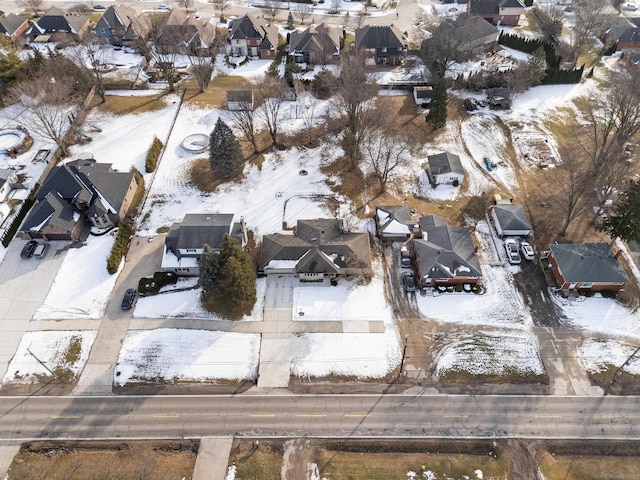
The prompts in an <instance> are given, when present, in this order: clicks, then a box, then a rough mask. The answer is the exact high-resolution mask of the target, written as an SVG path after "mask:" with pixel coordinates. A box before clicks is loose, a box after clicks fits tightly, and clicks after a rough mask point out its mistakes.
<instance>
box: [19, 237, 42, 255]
mask: <svg viewBox="0 0 640 480" xmlns="http://www.w3.org/2000/svg"><path fill="white" fill-rule="evenodd" d="M37 246H38V242H36V241H35V240H29V241H28V242H27V243H25V244H24V247H22V251H21V252H20V256H21V257H22V258H29V257H31V255H33V251H34V250H35V249H36V247H37Z"/></svg>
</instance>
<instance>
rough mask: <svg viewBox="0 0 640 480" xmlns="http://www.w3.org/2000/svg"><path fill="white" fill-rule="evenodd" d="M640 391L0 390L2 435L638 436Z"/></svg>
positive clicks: (108, 436) (112, 436)
mask: <svg viewBox="0 0 640 480" xmlns="http://www.w3.org/2000/svg"><path fill="white" fill-rule="evenodd" d="M639 407H640V397H597V398H594V397H547V396H462V395H460V396H448V395H439V396H420V395H418V396H413V395H352V396H339V395H306V396H300V395H273V396H271V395H270V396H265V395H261V394H254V395H251V394H247V395H243V396H234V395H230V396H149V397H96V396H93V397H0V412H2V413H1V414H0V439H2V440H4V441H10V440H15V439H23V440H26V439H42V438H49V439H51V438H57V439H69V438H81V439H82V438H93V439H105V438H145V437H149V438H179V437H181V436H184V437H201V436H208V435H228V434H231V435H233V434H238V433H240V434H247V435H251V436H295V435H329V436H339V437H354V436H413V437H415V436H432V437H452V438H453V437H455V438H461V437H478V438H499V437H521V438H545V439H551V438H596V439H600V438H601V439H638V438H640V429H638V427H636V425H637V424H638V418H640V408H639Z"/></svg>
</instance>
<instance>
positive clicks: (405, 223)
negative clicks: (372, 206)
mask: <svg viewBox="0 0 640 480" xmlns="http://www.w3.org/2000/svg"><path fill="white" fill-rule="evenodd" d="M412 219H413V215H412V214H411V211H410V210H409V208H407V207H405V206H395V205H391V206H386V207H376V232H377V235H378V237H379V238H381V239H383V240H401V241H405V240H407V239H408V238H409V235H410V234H411V232H412V231H413V226H414V225H413V222H412Z"/></svg>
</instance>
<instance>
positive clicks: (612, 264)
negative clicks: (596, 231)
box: [547, 243, 629, 291]
mask: <svg viewBox="0 0 640 480" xmlns="http://www.w3.org/2000/svg"><path fill="white" fill-rule="evenodd" d="M547 260H548V261H549V266H550V267H551V271H552V272H553V276H554V277H555V279H556V281H557V282H558V285H559V287H560V288H561V289H562V290H590V291H599V290H610V291H620V290H622V288H623V287H624V284H625V283H626V282H628V281H629V279H628V277H627V275H626V274H625V273H624V270H623V269H622V267H621V266H620V264H619V263H618V259H617V258H616V255H614V254H613V253H612V251H611V247H610V245H609V244H608V243H583V244H562V243H554V244H552V245H549V256H548V257H547Z"/></svg>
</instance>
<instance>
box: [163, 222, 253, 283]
mask: <svg viewBox="0 0 640 480" xmlns="http://www.w3.org/2000/svg"><path fill="white" fill-rule="evenodd" d="M226 235H228V236H230V237H231V238H233V239H235V240H236V241H237V242H238V243H239V244H240V245H241V246H242V247H245V246H246V244H247V230H246V226H245V223H244V219H242V218H241V219H240V221H239V222H234V221H233V214H229V213H217V214H214V213H201V214H194V213H189V214H187V215H185V216H184V218H183V219H182V222H179V223H174V224H173V225H172V226H171V229H170V230H169V233H167V236H166V238H165V241H164V251H163V254H162V263H161V268H162V270H163V271H165V272H173V273H175V274H177V275H180V276H184V277H195V276H198V275H200V267H199V265H198V261H199V260H200V257H201V256H202V250H203V248H204V245H205V244H206V245H209V246H210V247H212V248H213V249H214V250H218V249H219V248H220V247H221V246H222V242H223V241H224V238H225V236H226Z"/></svg>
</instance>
